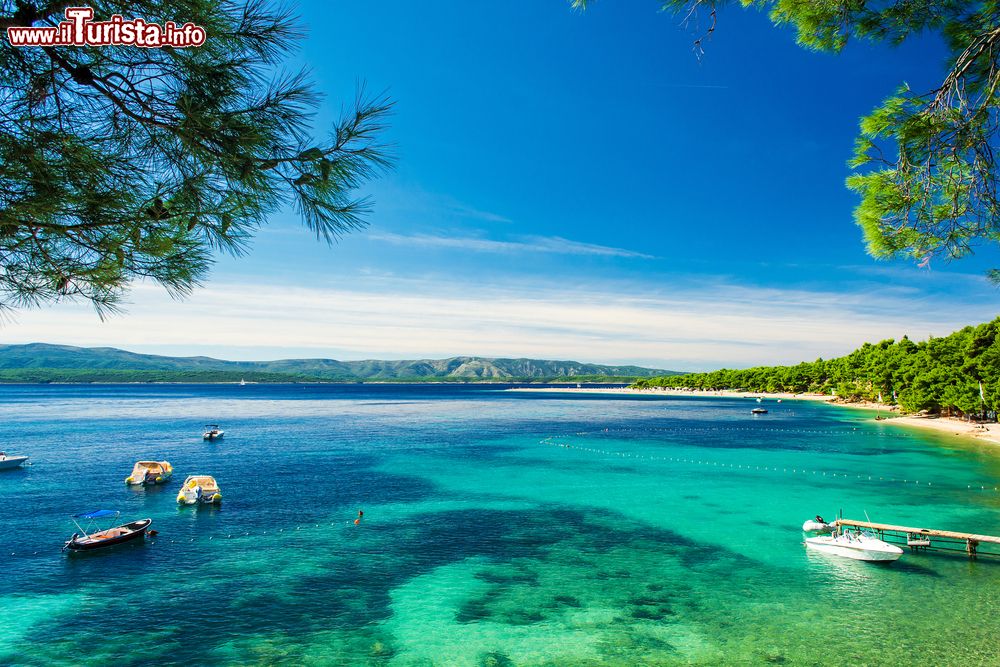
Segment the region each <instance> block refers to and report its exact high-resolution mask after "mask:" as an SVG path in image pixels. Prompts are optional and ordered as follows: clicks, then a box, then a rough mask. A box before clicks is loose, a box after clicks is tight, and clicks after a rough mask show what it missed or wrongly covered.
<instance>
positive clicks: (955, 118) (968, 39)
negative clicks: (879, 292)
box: [572, 0, 1000, 284]
mask: <svg viewBox="0 0 1000 667" xmlns="http://www.w3.org/2000/svg"><path fill="white" fill-rule="evenodd" d="M572 4H573V6H575V7H577V8H585V7H586V6H587V5H588V4H589V2H588V0H572ZM660 4H661V6H662V8H663V9H664V10H666V11H669V12H673V13H675V14H678V15H680V16H682V17H684V18H685V19H691V18H692V17H695V16H697V15H698V14H699V13H706V14H708V15H709V21H707V23H706V22H703V23H702V25H707V27H706V28H705V35H703V36H702V37H704V36H707V35H710V34H711V33H713V32H714V31H715V29H716V22H717V17H718V15H717V10H718V8H719V7H721V6H724V5H733V4H740V5H742V6H744V7H751V8H755V9H759V10H763V11H767V12H769V15H770V17H771V20H772V21H773V22H774V23H775V25H779V26H782V25H790V26H792V27H794V29H795V31H796V34H797V39H798V43H799V44H801V45H802V46H804V47H806V48H809V49H815V50H818V51H831V52H837V51H840V50H841V49H843V48H844V46H845V45H846V44H847V43H848V41H849V40H850V39H852V38H857V39H868V40H872V41H877V42H886V43H889V44H893V45H895V44H900V43H902V42H903V41H905V40H906V39H908V38H910V37H912V36H914V35H917V34H920V33H922V32H927V31H933V32H936V33H938V34H940V35H941V36H942V37H943V39H944V41H945V43H946V45H947V48H948V50H949V56H948V60H947V63H946V65H947V68H948V72H947V75H946V76H945V77H944V79H943V80H942V81H941V83H940V85H938V86H937V87H936V88H935V89H934V90H929V91H915V90H911V89H910V88H909V87H908V86H907V85H906V84H905V83H903V82H900V86H899V88H898V89H897V90H896V91H894V92H892V93H891V94H889V96H888V97H887V98H886V99H885V101H884V102H883V103H882V104H881V105H880V106H879V107H877V108H876V109H875V110H874V111H872V113H870V114H869V115H867V116H865V117H864V118H862V119H861V132H860V135H859V137H858V139H857V144H856V147H855V153H854V159H853V160H852V161H851V167H852V168H853V169H855V173H854V174H853V175H851V176H850V177H849V178H848V180H847V184H848V187H850V188H851V189H852V190H854V191H855V192H857V193H858V194H859V195H860V196H861V202H860V204H859V205H858V207H857V209H856V211H855V218H856V221H857V223H858V225H859V226H860V227H861V229H862V231H863V233H864V238H865V243H866V244H867V248H868V252H869V253H870V254H871V255H873V256H874V257H878V258H889V257H908V258H912V259H915V260H918V261H920V262H921V263H922V264H923V265H926V264H927V263H928V262H930V261H931V259H932V258H934V257H942V258H948V259H957V258H961V257H964V256H967V255H969V254H971V253H972V252H973V250H974V249H975V247H976V246H978V245H983V244H988V245H992V244H1000V198H998V193H997V179H998V167H997V161H996V158H995V152H996V149H997V147H998V146H997V144H998V127H1000V122H998V121H1000V118H998V110H1000V3H998V2H995V1H988V2H980V1H975V0H972V1H966V0H660ZM701 42H702V38H699V39H698V40H697V42H696V44H697V45H698V48H699V49H700V48H701V46H700V45H701ZM989 277H990V279H991V280H993V281H994V282H995V283H997V284H1000V270H998V269H993V270H992V271H990V272H989Z"/></svg>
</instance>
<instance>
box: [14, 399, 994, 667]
mask: <svg viewBox="0 0 1000 667" xmlns="http://www.w3.org/2000/svg"><path fill="white" fill-rule="evenodd" d="M750 407H752V404H751V402H750V401H747V400H744V399H732V398H719V397H710V396H706V397H697V398H683V397H670V398H666V397H654V396H620V395H609V394H582V395H581V394H573V395H569V394H556V393H517V392H508V391H503V388H502V387H497V386H495V385H465V386H455V385H395V384H393V385H248V386H245V387H238V386H235V385H210V386H196V385H188V386H185V385H117V386H4V387H0V442H2V443H3V448H5V449H6V450H7V451H8V452H10V453H24V454H28V455H30V456H31V457H32V458H31V460H32V465H31V466H30V467H28V468H26V469H24V470H19V471H13V472H6V473H2V474H0V516H2V517H3V518H4V528H3V530H2V532H0V557H2V558H3V561H4V566H5V567H4V568H3V571H4V572H5V576H4V577H3V578H2V579H0V627H3V628H4V629H5V632H4V633H3V634H2V635H0V663H5V664H26V665H42V664H53V663H57V664H91V663H93V664H97V663H106V662H113V663H114V664H139V663H145V662H147V661H148V659H149V655H150V654H149V653H148V652H146V651H145V650H143V651H138V650H137V649H136V647H137V646H144V647H150V646H152V647H154V650H155V655H156V659H157V661H158V662H165V663H171V664H173V663H189V662H192V661H198V662H201V663H212V664H344V665H354V664H385V665H428V664H435V665H436V664H441V665H486V664H490V665H507V664H530V665H535V664H593V665H598V664H602V665H603V664H615V665H617V664H639V663H644V664H720V663H723V664H725V663H729V664H754V663H760V664H766V663H783V664H838V661H837V660H835V661H833V662H832V663H831V662H830V660H829V652H828V650H827V648H826V647H827V646H828V645H829V643H830V642H843V643H844V644H845V645H847V646H848V648H847V649H845V652H844V653H843V654H842V657H843V660H842V662H843V663H845V664H846V663H847V662H851V663H852V664H885V662H883V660H885V661H894V660H903V659H906V658H907V656H909V655H911V649H912V650H918V649H919V651H921V653H920V655H921V656H923V658H924V659H926V660H928V661H930V662H928V663H926V664H931V662H936V664H955V663H954V662H950V661H952V660H961V661H962V662H963V664H997V663H996V662H991V661H992V660H993V659H994V658H995V640H994V639H993V637H994V636H995V634H996V633H997V632H998V631H1000V620H998V619H1000V593H998V591H1000V567H998V566H997V563H993V562H990V561H988V560H986V559H982V560H980V561H979V562H977V563H972V564H970V563H969V562H968V561H967V560H966V559H964V558H957V557H947V556H933V555H911V554H908V555H906V556H904V558H903V559H902V560H901V561H899V562H898V563H896V564H894V565H893V566H891V567H888V568H873V567H871V566H868V565H865V564H862V563H853V562H847V563H844V562H838V561H836V560H833V561H831V560H830V559H828V558H821V557H817V556H816V555H815V554H812V553H810V552H806V551H805V549H804V548H803V545H802V535H801V533H800V532H799V530H798V527H799V526H800V525H801V523H802V521H803V520H804V519H805V518H808V517H811V516H812V515H814V514H816V513H824V514H827V515H833V514H834V513H836V512H837V511H838V510H841V509H842V510H843V511H844V514H845V515H847V516H857V517H859V518H862V516H861V515H862V514H863V513H864V512H865V511H867V512H869V513H870V514H872V518H873V519H874V520H881V521H886V522H899V523H913V522H916V523H918V524H920V525H932V526H933V527H945V528H953V529H959V530H970V531H975V532H983V533H991V534H1000V513H998V507H1000V492H997V491H995V490H994V489H996V488H997V487H998V485H1000V457H998V456H997V455H996V453H995V452H994V451H992V450H991V448H989V447H987V446H982V445H977V444H966V443H962V442H960V441H956V440H953V439H947V438H942V437H940V436H933V435H926V434H922V433H916V432H912V431H906V430H903V429H900V428H898V427H894V426H891V425H886V424H883V423H876V422H873V421H872V420H871V415H870V414H869V413H865V412H862V411H855V410H848V409H843V408H837V407H833V406H827V405H818V404H812V403H808V402H791V401H786V402H784V403H782V404H776V403H774V402H769V403H768V405H767V407H769V409H770V413H769V414H768V415H766V416H765V417H763V418H755V417H752V416H751V415H750V414H749V410H750ZM215 422H217V423H220V424H222V425H223V428H225V430H226V436H225V438H224V439H223V440H222V441H220V442H217V443H206V442H203V441H202V440H201V437H200V434H201V430H202V426H203V425H204V424H206V423H215ZM147 458H148V459H158V460H162V459H166V460H169V461H170V462H171V463H172V464H173V466H174V470H175V473H174V478H173V480H172V481H171V482H170V483H169V484H167V485H164V486H163V487H155V488H150V489H136V488H130V487H126V486H125V485H124V484H123V483H122V480H123V479H124V477H125V476H126V475H127V474H128V473H129V471H130V470H131V467H132V464H133V463H134V462H135V461H136V460H139V459H147ZM190 474H210V475H213V476H215V477H216V479H217V480H218V482H219V484H220V486H221V488H222V493H223V496H224V500H223V502H222V505H221V507H219V508H209V507H201V508H194V507H178V506H177V504H176V502H175V495H176V493H177V490H178V487H179V486H180V484H181V482H182V481H183V479H184V477H185V476H187V475H190ZM97 508H109V509H118V510H121V511H122V514H123V518H127V519H135V518H141V517H147V516H148V517H152V518H153V521H154V524H153V527H154V528H156V529H158V531H159V535H158V536H157V537H156V538H154V539H150V540H147V542H146V543H145V544H143V545H138V546H134V547H123V548H120V549H116V550H112V551H110V552H108V553H105V554H100V555H92V556H84V557H75V556H67V555H65V554H62V553H60V547H61V545H62V542H63V540H65V539H66V538H67V537H68V536H69V534H70V533H72V532H73V530H74V528H73V526H72V524H71V523H70V522H69V520H68V517H69V515H71V514H75V513H78V512H82V511H87V510H91V509H97ZM359 509H363V510H364V513H365V514H364V519H363V521H362V522H361V524H360V525H357V526H356V525H355V524H354V519H355V518H356V516H357V512H358V510H359ZM969 618H975V619H976V622H975V623H974V624H970V623H969ZM931 633H933V634H931ZM817 636H823V637H825V638H826V640H824V641H823V642H816V641H814V639H815V637H817ZM874 656H877V657H874ZM838 660H839V659H838Z"/></svg>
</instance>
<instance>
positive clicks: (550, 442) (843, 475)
mask: <svg viewBox="0 0 1000 667" xmlns="http://www.w3.org/2000/svg"><path fill="white" fill-rule="evenodd" d="M566 437H568V436H559V435H555V436H549V437H547V438H543V439H542V440H540V441H539V444H542V445H546V446H554V447H562V448H563V449H574V450H577V451H582V452H588V453H591V454H601V455H603V456H618V457H622V458H633V459H639V460H645V461H659V462H662V463H687V464H692V465H703V466H710V467H713V468H730V469H734V470H744V469H745V470H750V469H751V466H750V465H749V464H742V463H728V462H725V461H722V462H720V461H705V460H702V459H692V458H684V457H679V456H654V455H649V454H638V453H635V452H621V451H615V450H609V449H600V448H597V447H583V446H580V445H573V444H570V443H564V442H556V440H557V439H559V438H566ZM753 469H754V470H762V471H765V472H781V473H786V474H788V473H789V469H788V468H787V467H781V468H779V467H778V466H768V465H763V466H762V465H755V466H753ZM791 474H794V475H799V474H801V475H809V474H811V475H822V476H823V477H834V478H838V479H848V478H854V479H859V480H862V481H879V482H885V483H894V484H913V485H915V486H934V487H935V488H938V489H945V490H948V489H952V490H960V489H961V487H959V486H948V485H946V484H945V485H942V484H936V485H935V484H933V483H932V482H927V481H924V482H921V481H920V480H917V479H913V480H911V479H909V478H908V477H904V478H899V477H889V478H886V477H884V476H881V477H879V478H878V480H875V479H874V477H873V476H872V475H862V474H858V473H847V472H834V471H827V470H812V469H806V468H792V469H791ZM966 490H978V491H990V490H992V491H994V492H1000V486H994V485H986V484H980V485H979V488H978V489H976V487H975V485H973V484H969V485H967V486H966Z"/></svg>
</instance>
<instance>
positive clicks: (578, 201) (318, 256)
mask: <svg viewBox="0 0 1000 667" xmlns="http://www.w3.org/2000/svg"><path fill="white" fill-rule="evenodd" d="M298 7H299V13H300V16H301V17H302V21H303V23H304V24H305V25H306V26H307V27H308V29H309V33H310V34H309V38H308V40H307V41H306V42H305V43H304V45H303V49H302V52H301V53H300V54H299V60H298V61H297V62H298V64H302V65H305V66H307V67H308V68H309V69H310V70H311V72H312V77H313V79H314V80H315V82H316V84H317V86H318V88H319V89H320V90H322V91H323V92H324V93H325V94H326V102H325V106H324V109H323V110H322V112H321V114H320V116H319V117H318V119H317V127H318V128H319V130H318V131H323V128H325V127H327V126H328V125H329V122H330V120H331V119H332V118H333V117H335V116H336V114H337V113H338V111H339V109H340V107H341V104H342V103H343V102H345V101H349V100H350V99H352V98H353V95H354V91H355V89H356V87H357V85H358V82H359V81H364V82H365V83H366V85H367V87H368V89H369V90H372V91H381V90H386V91H387V92H388V94H389V95H390V96H391V97H392V98H393V99H395V100H396V110H395V115H394V117H393V120H392V127H391V129H390V131H389V134H388V135H387V139H388V140H390V141H391V142H392V143H394V144H395V146H396V152H397V154H398V158H399V163H398V166H397V168H396V169H395V170H394V171H393V172H392V173H390V174H387V175H386V176H385V177H383V178H381V179H380V180H379V181H378V182H377V183H374V184H373V185H372V186H371V187H370V188H369V189H368V191H369V192H370V194H371V195H372V196H373V198H374V200H375V208H374V211H373V214H372V215H371V217H370V222H371V226H370V228H369V229H368V230H367V231H365V232H360V233H356V234H353V235H351V236H350V237H348V238H345V239H344V240H343V241H341V242H340V243H338V244H337V245H336V246H334V247H333V248H328V247H326V246H325V245H322V244H319V243H316V242H315V240H314V239H313V238H312V237H311V235H310V233H309V232H308V231H307V230H305V229H304V228H303V227H302V226H301V224H300V223H299V222H298V221H297V220H296V218H295V216H294V215H292V214H291V213H283V214H280V215H277V216H276V217H275V220H274V221H273V224H272V225H270V226H269V227H268V228H267V229H265V230H263V231H262V232H261V233H260V235H259V236H258V238H257V242H256V244H255V246H254V249H253V251H252V252H251V254H250V255H249V256H248V257H244V258H240V259H239V260H233V259H230V258H225V257H223V258H220V261H219V263H218V266H217V268H216V270H215V272H214V274H213V276H212V279H211V281H210V282H209V283H208V285H207V286H206V288H205V289H204V290H202V291H200V292H199V293H198V294H197V295H196V296H194V297H193V298H191V299H189V300H187V301H185V302H179V303H178V302H172V301H170V300H169V299H168V298H166V297H165V296H164V295H163V294H162V291H161V290H159V289H157V288H155V287H152V286H148V285H140V286H137V289H136V290H135V292H134V293H133V297H132V301H133V305H132V306H130V308H129V312H128V313H127V314H126V315H124V316H120V317H115V318H112V319H111V320H109V321H107V322H103V323H102V322H100V321H98V319H97V318H96V317H95V316H94V315H93V313H92V312H91V311H89V310H88V309H87V308H86V307H83V306H76V305H73V304H61V305H59V306H56V307H54V308H51V309H45V310H42V311H36V312H30V313H23V314H21V315H20V316H19V317H18V318H17V321H16V322H14V323H13V324H11V325H9V326H7V327H6V328H5V331H4V336H3V337H4V338H5V339H7V340H8V341H9V342H27V341H29V340H46V341H51V342H61V343H69V344H80V345H113V346H119V347H125V348H128V349H134V350H139V351H148V352H157V353H169V354H203V353H204V354H212V355H215V356H222V357H227V358H239V359H246V358H277V357H291V356H329V357H336V358H342V359H359V358H412V357H424V356H433V357H440V356H452V355H456V354H476V355H487V356H533V357H546V358H571V359H579V360H583V361H593V362H635V363H642V364H648V365H654V366H658V367H662V368H678V369H700V368H712V367H718V366H721V365H729V366H748V365H755V364H760V363H786V362H787V363H794V362H797V361H800V360H802V359H814V358H816V357H817V356H825V357H831V356H836V355H839V354H842V353H845V352H847V351H849V350H851V349H853V348H854V347H856V346H857V345H858V344H860V343H861V342H864V341H865V340H871V339H879V338H886V337H899V336H901V335H903V334H909V335H910V336H911V337H913V338H918V339H920V338H925V337H926V336H927V335H929V334H935V335H942V334H946V333H948V332H950V331H952V330H953V329H956V328H959V327H961V326H963V325H965V324H969V323H977V322H979V321H984V320H986V319H990V318H992V317H994V316H995V314H996V306H995V304H996V303H997V297H998V292H997V291H996V290H995V289H992V288H990V287H988V286H987V285H986V284H985V282H984V281H983V280H982V278H981V275H982V273H983V271H984V270H985V269H986V268H989V267H991V266H1000V257H998V253H996V252H995V251H983V252H981V253H979V254H978V255H977V256H976V257H974V258H972V259H970V260H963V261H961V262H956V263H952V264H947V263H941V262H935V263H933V264H932V267H931V269H930V270H929V271H927V270H921V269H919V268H917V267H916V266H914V265H913V264H912V263H910V262H875V261H874V260H872V259H871V258H869V257H868V256H867V255H866V254H865V252H864V249H863V247H862V243H861V237H860V232H859V230H858V228H857V227H856V226H855V225H854V223H853V219H852V209H853V207H854V206H855V204H856V197H855V195H854V194H853V193H851V192H849V191H848V190H847V189H846V188H845V187H844V179H845V178H846V176H847V175H848V174H849V171H848V169H847V167H846V161H847V159H848V158H849V156H850V153H851V148H852V145H853V141H854V138H855V135H856V132H857V123H858V118H859V117H860V116H861V115H862V114H864V113H866V112H868V111H870V110H871V109H872V108H873V107H874V106H875V105H877V104H878V103H879V101H880V100H881V99H882V98H884V97H885V96H887V95H888V94H890V93H891V92H892V91H893V89H894V88H895V87H896V86H898V85H900V84H901V83H902V82H903V81H906V82H908V83H909V84H910V85H911V86H912V87H913V88H915V89H917V90H925V89H930V88H932V87H933V86H934V85H935V83H936V82H938V81H939V80H940V79H941V77H942V75H943V59H944V55H945V54H944V50H943V48H942V47H941V45H940V44H939V42H938V41H937V40H936V39H935V38H933V37H931V36H928V37H924V38H921V39H918V40H916V41H914V42H912V43H908V44H905V45H903V46H902V47H900V48H896V49H890V48H888V47H884V46H874V45H870V44H865V43H857V44H853V45H851V46H850V47H849V48H848V49H847V50H846V51H845V52H844V53H842V54H839V55H830V54H817V53H812V52H808V51H805V50H803V49H801V48H800V47H798V46H796V45H795V43H794V36H793V35H792V34H791V32H790V31H789V30H785V29H776V28H774V27H773V26H772V25H771V24H770V22H769V21H768V20H767V18H766V16H764V15H762V14H759V13H757V12H753V11H745V10H742V9H740V8H738V7H733V8H726V9H724V10H723V11H722V12H721V13H720V17H719V25H718V28H717V30H716V32H715V35H714V37H713V38H712V40H711V41H710V42H708V43H707V44H706V46H705V54H704V56H703V57H702V58H701V59H700V60H699V59H698V58H696V57H695V55H694V53H693V52H692V42H693V40H694V39H695V37H696V36H697V34H698V33H697V30H696V29H695V27H694V26H688V27H687V28H685V27H684V26H681V25H680V21H679V19H678V18H677V17H674V16H671V15H669V14H665V13H662V12H659V11H657V3H656V2H655V1H653V0H649V1H646V2H642V1H635V2H612V1H610V0H605V1H603V2H598V3H596V4H594V5H593V7H592V8H591V9H590V10H588V11H587V12H586V13H580V12H576V11H573V10H571V9H570V7H569V5H568V3H567V2H563V1H562V0H516V1H511V2H504V3H468V2H450V1H444V0H440V1H438V2H433V3H412V2H403V1H402V0H398V1H395V0H394V1H391V2H389V1H372V0H366V1H360V0H352V1H345V0H338V1H332V0H327V1H321V0H306V1H303V2H301V3H300V4H299V6H298Z"/></svg>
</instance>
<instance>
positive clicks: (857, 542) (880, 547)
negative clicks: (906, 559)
mask: <svg viewBox="0 0 1000 667" xmlns="http://www.w3.org/2000/svg"><path fill="white" fill-rule="evenodd" d="M806 546H807V547H809V548H810V549H815V550H816V551H822V552H823V553H828V554H833V555H834V556H842V557H844V558H852V559H854V560H863V561H867V562H869V563H887V562H891V561H894V560H897V559H898V558H899V557H900V556H902V555H903V550H902V549H900V548H899V547H897V546H896V545H894V544H889V543H888V542H883V541H882V540H877V539H875V538H873V537H867V536H861V537H860V538H859V537H853V538H846V537H844V536H840V537H831V536H828V535H825V536H823V537H807V538H806Z"/></svg>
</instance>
